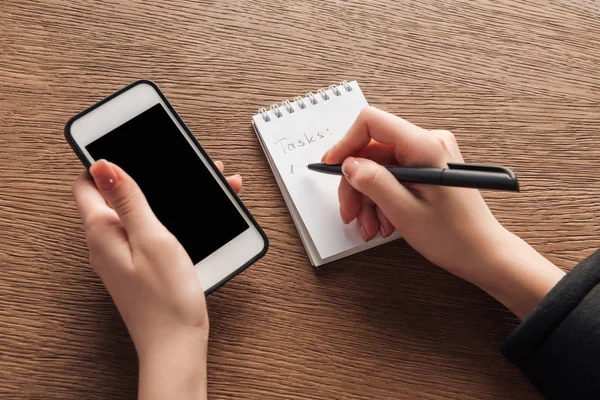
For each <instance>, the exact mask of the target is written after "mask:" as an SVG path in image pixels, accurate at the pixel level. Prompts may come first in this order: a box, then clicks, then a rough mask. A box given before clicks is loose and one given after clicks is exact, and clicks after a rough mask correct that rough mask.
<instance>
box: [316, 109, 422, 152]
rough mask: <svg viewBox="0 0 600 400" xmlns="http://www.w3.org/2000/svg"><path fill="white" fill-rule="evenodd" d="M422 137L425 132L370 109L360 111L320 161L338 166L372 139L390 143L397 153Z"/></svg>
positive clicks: (391, 116)
mask: <svg viewBox="0 0 600 400" xmlns="http://www.w3.org/2000/svg"><path fill="white" fill-rule="evenodd" d="M424 134H425V130H424V129H422V128H420V127H418V126H416V125H413V124H411V123H410V122H408V121H406V120H404V119H402V118H400V117H397V116H395V115H392V114H389V113H387V112H385V111H382V110H379V109H377V108H375V107H372V106H370V107H367V108H364V109H363V110H362V111H361V112H360V114H359V115H358V117H357V118H356V121H354V123H353V124H352V126H351V127H350V129H349V130H348V132H347V133H346V135H345V136H344V137H343V138H342V139H341V140H340V141H339V142H338V143H337V144H336V145H335V146H333V147H332V148H331V149H330V150H329V151H328V152H327V153H326V154H325V156H324V157H323V160H322V161H323V162H324V163H327V164H339V163H341V162H342V161H344V159H346V157H349V156H351V155H355V154H356V153H357V152H358V151H360V150H361V149H362V148H363V147H365V146H367V145H368V144H369V143H370V142H371V139H375V140H376V141H378V142H379V143H383V144H392V145H394V146H395V148H396V150H398V149H399V148H405V147H407V146H409V145H410V144H411V143H413V142H415V141H416V140H418V138H419V136H422V135H424Z"/></svg>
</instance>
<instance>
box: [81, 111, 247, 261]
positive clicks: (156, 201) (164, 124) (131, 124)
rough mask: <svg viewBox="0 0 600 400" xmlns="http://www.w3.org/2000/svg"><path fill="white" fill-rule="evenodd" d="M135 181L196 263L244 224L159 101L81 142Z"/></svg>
mask: <svg viewBox="0 0 600 400" xmlns="http://www.w3.org/2000/svg"><path fill="white" fill-rule="evenodd" d="M86 149H87V151H88V152H89V153H90V155H91V156H92V157H93V158H94V159H95V160H99V159H101V158H104V159H106V160H108V161H110V162H113V163H115V164H117V165H119V166H120V167H121V168H123V169H124V170H125V172H127V173H128V174H129V175H131V176H132V177H133V179H134V180H135V181H136V182H137V183H138V185H139V186H140V188H141V189H142V192H144V194H145V195H146V199H148V203H149V204H150V207H151V208H152V210H153V211H154V213H155V214H156V216H157V217H158V219H159V220H160V221H161V222H162V223H163V224H164V225H165V226H166V227H167V229H168V230H169V231H170V232H171V233H172V234H173V235H175V237H176V238H177V239H178V240H179V242H180V243H181V244H182V245H183V247H184V248H185V250H186V251H187V253H188V254H189V256H190V258H191V259H192V261H193V263H194V264H196V263H198V262H199V261H201V260H203V259H204V258H206V257H207V256H209V255H210V254H211V253H213V252H214V251H216V250H217V249H219V248H220V247H222V246H223V245H224V244H226V243H227V242H229V241H230V240H232V239H233V238H235V237H236V236H238V235H239V234H240V233H242V232H244V231H245V230H246V229H248V224H247V223H246V221H245V220H244V218H243V217H242V215H240V213H239V211H238V210H237V209H236V207H235V206H234V205H233V204H232V202H231V200H230V199H229V198H228V196H227V194H226V193H225V192H224V191H223V189H222V188H221V186H220V185H219V184H218V182H217V181H216V180H215V178H214V177H213V176H212V174H211V172H210V171H209V170H208V169H207V167H206V166H205V165H204V163H203V162H202V160H201V159H200V158H199V157H198V154H197V153H196V151H195V150H194V149H193V148H192V147H191V146H190V144H189V142H188V141H187V140H186V138H185V137H184V136H183V134H182V133H181V131H180V130H179V128H178V127H177V125H175V123H174V122H173V120H172V119H171V117H170V116H169V115H168V114H167V112H166V111H165V109H164V107H163V106H162V104H157V105H155V106H153V107H151V108H150V109H148V110H146V111H144V112H143V113H141V114H139V115H138V116H136V117H134V118H133V119H131V120H129V121H127V122H126V123H124V124H123V125H121V126H119V127H117V128H116V129H114V130H112V131H110V132H109V133H107V134H106V135H104V136H102V137H100V138H99V139H97V140H95V141H94V142H92V143H90V144H88V145H87V146H86Z"/></svg>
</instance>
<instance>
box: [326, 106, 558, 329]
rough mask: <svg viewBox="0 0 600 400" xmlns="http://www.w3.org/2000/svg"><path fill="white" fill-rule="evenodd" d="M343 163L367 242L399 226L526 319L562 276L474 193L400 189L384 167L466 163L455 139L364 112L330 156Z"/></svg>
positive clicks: (439, 261) (348, 204)
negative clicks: (514, 233) (497, 218)
mask: <svg viewBox="0 0 600 400" xmlns="http://www.w3.org/2000/svg"><path fill="white" fill-rule="evenodd" d="M322 161H323V162H324V163H327V164H339V163H343V167H342V169H343V171H344V175H345V177H344V178H342V180H341V182H340V186H339V200H340V215H341V218H342V220H343V221H344V222H345V223H349V222H351V221H353V220H354V219H357V220H358V225H359V227H360V230H361V234H362V236H363V238H364V239H365V240H370V239H372V238H373V237H374V236H375V235H376V234H377V232H378V231H379V232H380V233H381V234H382V236H389V235H390V234H391V233H392V231H393V230H394V229H396V230H397V231H398V232H399V233H400V234H401V235H402V237H403V238H404V239H405V240H406V242H407V243H408V244H409V245H411V246H412V247H413V248H414V249H415V250H417V251H418V252H419V253H421V254H422V255H423V256H424V257H425V258H427V259H428V260H430V261H431V262H433V263H434V264H436V265H438V266H440V267H442V268H444V269H446V270H448V271H449V272H451V273H453V274H455V275H457V276H459V277H461V278H463V279H466V280H468V281H470V282H472V283H474V284H476V285H477V286H479V287H481V288H482V289H484V290H485V291H487V292H488V293H490V294H491V295H492V296H494V297H496V298H497V299H498V300H499V301H501V302H502V303H504V304H505V305H506V306H507V307H508V308H509V309H511V310H512V311H513V312H514V313H515V314H516V315H517V316H519V317H520V318H523V317H525V316H526V315H527V314H529V312H530V311H531V310H532V309H533V307H534V306H535V305H536V304H537V303H538V302H539V301H540V300H541V299H542V298H543V297H544V296H545V295H546V293H547V292H548V291H549V290H550V289H551V288H552V287H553V286H554V285H555V284H556V282H558V280H560V278H561V277H562V276H563V275H564V272H562V271H561V270H560V269H558V268H557V267H556V266H554V265H553V264H552V263H550V262H549V261H548V260H546V259H545V258H544V257H542V256H541V255H540V254H539V253H537V252H536V251H535V250H533V249H532V248H531V247H530V246H529V245H527V244H526V243H525V242H524V241H522V240H521V239H519V238H518V237H516V236H515V235H513V234H511V233H510V232H508V231H507V230H506V229H505V228H504V227H503V226H502V225H501V224H500V223H499V222H498V221H497V220H496V218H495V217H494V216H493V215H492V213H491V212H490V210H489V208H488V206H487V204H486V203H485V201H484V200H483V198H482V196H481V194H480V193H479V191H478V190H476V189H464V188H454V187H442V186H433V185H423V184H401V183H399V182H398V181H397V180H396V179H395V178H394V177H393V176H392V174H391V173H389V172H388V171H387V170H386V169H385V168H383V167H382V165H403V166H423V167H435V168H447V166H448V165H447V164H448V163H462V162H464V161H463V158H462V155H461V153H460V150H459V148H458V145H457V142H456V139H455V138H454V135H452V133H450V132H448V131H443V130H432V131H430V130H426V129H423V128H420V127H418V126H416V125H413V124H411V123H410V122H408V121H406V120H403V119H401V118H399V117H397V116H394V115H392V114H389V113H386V112H384V111H381V110H379V109H377V108H375V107H367V108H365V109H364V110H363V111H362V112H361V113H360V115H359V116H358V118H357V119H356V121H355V122H354V124H353V125H352V126H351V127H350V129H349V130H348V133H347V134H346V136H345V137H344V138H343V139H342V140H340V142H339V143H337V144H336V145H335V146H334V147H333V148H331V149H330V150H329V151H328V152H327V153H326V154H325V155H324V156H323V160H322Z"/></svg>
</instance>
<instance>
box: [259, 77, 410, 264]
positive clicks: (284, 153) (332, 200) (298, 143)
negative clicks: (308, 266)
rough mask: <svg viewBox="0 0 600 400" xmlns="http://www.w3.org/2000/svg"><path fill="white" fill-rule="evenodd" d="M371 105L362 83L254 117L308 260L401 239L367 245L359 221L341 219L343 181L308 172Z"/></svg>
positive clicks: (275, 107) (329, 90) (321, 260)
mask: <svg viewBox="0 0 600 400" xmlns="http://www.w3.org/2000/svg"><path fill="white" fill-rule="evenodd" d="M367 105H368V103H367V100H366V99H365V97H364V95H363V93H362V91H361V90H360V87H359V86H358V83H356V81H353V82H350V83H348V82H346V81H344V82H342V83H341V84H340V85H331V86H330V87H329V88H327V89H319V90H318V92H317V94H313V93H312V92H309V93H308V94H306V96H304V97H301V96H296V97H295V98H294V100H293V101H289V100H286V101H284V102H283V103H282V104H281V105H278V104H272V105H271V106H270V108H269V109H268V110H267V109H266V108H261V109H260V110H259V113H258V114H256V115H255V116H254V117H253V118H252V123H253V126H254V130H255V131H256V136H257V137H258V139H259V141H260V144H261V146H262V148H263V150H264V152H265V155H266V157H267V160H268V161H269V165H270V166H271V169H272V170H273V175H274V176H275V179H276V180H277V183H278V185H279V188H280V189H281V193H282V195H283V198H284V200H285V203H286V205H287V207H288V208H289V210H290V214H291V216H292V219H293V220H294V224H295V225H296V229H297V230H298V234H299V235H300V238H301V240H302V243H303V244H304V247H305V248H306V252H307V254H308V258H309V259H310V261H311V263H312V264H313V265H314V266H317V267H318V266H320V265H323V264H326V263H328V262H331V261H335V260H339V259H340V258H343V257H347V256H349V255H352V254H355V253H358V252H361V251H363V250H366V249H369V248H372V247H375V246H378V245H380V244H382V243H386V242H389V241H392V240H394V239H397V238H398V237H399V235H398V234H397V233H396V232H394V234H392V235H391V236H389V237H387V238H385V239H384V238H382V237H381V236H380V235H379V234H378V235H377V236H376V237H375V238H374V239H372V240H370V241H368V242H365V241H364V240H363V239H362V237H361V235H360V232H359V229H358V226H357V223H356V221H353V222H352V223H350V224H349V225H344V223H343V222H342V219H341V217H340V213H339V201H338V195H337V190H338V185H339V181H340V177H338V176H333V175H326V174H321V173H317V172H314V171H310V170H308V168H306V166H307V165H308V164H310V163H315V162H320V160H321V157H322V156H323V154H325V151H327V150H328V149H329V148H331V146H333V145H334V144H335V143H336V142H337V141H339V140H340V139H341V138H342V137H343V136H344V134H345V133H346V131H347V130H348V128H349V127H350V125H352V123H353V122H354V120H355V119H356V117H357V116H358V113H359V112H360V110H362V109H363V108H364V107H366V106H367Z"/></svg>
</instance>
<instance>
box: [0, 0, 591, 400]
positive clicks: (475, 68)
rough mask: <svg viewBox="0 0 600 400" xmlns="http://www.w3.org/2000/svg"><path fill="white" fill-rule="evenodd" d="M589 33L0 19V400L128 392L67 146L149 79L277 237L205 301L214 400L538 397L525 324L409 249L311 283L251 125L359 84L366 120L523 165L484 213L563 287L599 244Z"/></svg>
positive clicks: (534, 24)
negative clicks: (92, 110)
mask: <svg viewBox="0 0 600 400" xmlns="http://www.w3.org/2000/svg"><path fill="white" fill-rule="evenodd" d="M599 37H600V6H599V5H598V3H597V2H595V1H584V0H577V1H574V0H556V1H541V0H537V1H525V0H522V1H516V0H507V1H503V2H497V1H486V0H478V1H409V0H387V1H341V0H340V1H319V2H309V1H282V2H274V1H266V0H262V1H251V2H237V1H232V0H224V1H192V0H173V1H169V2H161V3H158V2H144V1H141V0H136V1H126V0H122V1H117V0H107V1H102V2H95V1H75V2H74V1H66V0H64V1H63V0H44V1H37V2H29V1H16V0H11V1H2V2H0V82H1V86H2V89H1V90H0V397H1V398H3V399H48V398H52V399H80V398H86V399H107V398H130V399H133V398H135V397H136V386H137V360H136V357H135V352H134V349H133V346H132V344H131V342H130V339H129V337H128V335H127V332H126V329H125V327H124V325H123V323H122V322H121V320H120V317H119V315H118V313H117V311H116V309H115V307H114V306H113V304H112V303H111V300H110V298H109V296H108V295H107V293H106V292H105V290H104V288H103V287H102V284H101V282H100V281H99V280H98V278H97V277H96V276H95V275H94V274H93V272H92V271H91V270H90V268H89V267H88V260H87V250H86V245H85V242H84V236H83V233H82V229H81V227H80V222H79V218H78V215H77V213H76V210H75V207H74V203H73V200H72V196H71V193H70V185H71V182H72V181H73V179H74V178H75V177H76V175H77V174H78V173H79V172H80V171H81V169H82V167H81V165H80V163H79V161H78V160H77V159H76V157H75V155H74V154H73V153H72V151H71V150H70V148H69V147H68V145H67V144H66V142H65V140H64V139H63V133H62V132H63V127H64V124H65V122H66V121H67V119H68V118H70V117H71V116H72V115H74V114H75V113H76V112H78V111H80V110H82V109H83V108H85V107H87V106H89V105H91V104H93V103H94V102H96V101H98V100H100V99H101V98H102V97H104V96H106V95H108V94H110V93H111V92H113V91H115V90H116V89H118V88H120V87H122V86H124V85H125V84H127V83H129V82H131V81H132V80H134V79H137V78H149V79H152V80H154V81H156V82H157V83H158V84H159V86H160V87H161V88H162V89H163V91H164V92H165V93H166V95H167V96H168V97H169V98H170V100H171V101H172V103H173V105H174V107H175V108H176V109H177V110H178V111H179V113H180V114H181V116H182V118H183V119H184V120H185V121H186V123H187V124H188V126H189V127H190V129H191V130H192V132H194V133H195V135H196V136H197V137H198V139H199V140H200V142H201V143H202V145H203V146H204V147H205V148H206V149H207V151H208V153H209V154H210V155H211V156H212V157H213V158H215V159H220V160H223V161H224V162H225V164H226V168H227V169H228V170H229V171H232V172H242V173H243V174H244V182H245V183H244V185H245V186H244V191H243V194H242V199H243V200H244V202H245V203H246V205H247V206H248V208H249V209H250V210H251V212H252V213H253V214H254V215H255V216H256V218H257V220H258V221H259V223H260V224H261V225H262V226H263V227H264V228H265V230H266V232H267V234H268V236H269V237H270V239H271V249H270V251H269V253H268V254H267V256H266V257H265V258H264V259H262V260H261V261H260V262H258V263H257V264H255V265H254V266H252V267H251V268H250V269H248V270H247V271H246V272H244V273H243V274H241V275H239V276H238V277H236V278H235V279H233V280H232V281H231V282H230V283H228V284H227V285H226V286H224V287H223V288H222V289H220V290H219V291H217V292H216V293H215V294H213V295H211V296H210V297H209V299H208V306H209V312H210V319H211V342H210V350H209V385H210V388H209V392H210V397H211V398H213V399H229V398H243V399H365V398H377V399H404V398H410V399H446V398H456V399H536V398H539V395H538V394H537V393H536V391H535V389H533V387H532V386H531V385H530V384H529V383H528V382H527V380H526V379H525V378H524V377H523V376H522V375H521V374H520V373H519V371H518V370H517V369H516V368H514V367H513V366H511V365H510V364H509V363H508V362H507V361H506V360H504V359H503V358H502V356H501V354H500V352H499V350H498V346H499V344H500V343H501V342H502V340H503V339H504V338H505V337H506V335H508V334H509V333H510V332H511V331H512V329H514V328H515V326H516V325H517V320H516V319H515V318H514V317H513V316H511V314H510V313H509V312H508V311H506V310H505V309H503V308H502V307H501V306H500V305H499V304H497V303H496V302H494V301H493V300H492V299H491V298H489V297H487V296H486V295H485V294H483V293H482V292H480V291H479V290H477V289H476V288H474V287H472V286H470V285H468V284H466V283H464V282H462V281H460V280H459V279H457V278H454V277H453V276H450V275H449V274H447V273H445V272H443V271H441V270H439V269H438V268H436V267H434V266H432V265H431V264H429V263H427V262H426V261H425V260H424V259H423V258H421V257H420V256H419V255H418V254H416V253H415V252H414V251H413V250H411V249H410V248H409V247H408V246H407V245H406V244H405V243H403V242H397V243H392V244H388V245H385V246H383V247H380V248H377V249H374V250H371V251H368V252H365V253H363V254H360V255H358V256H355V257H351V258H348V259H345V260H342V261H339V262H337V263H334V264H332V265H329V266H327V267H324V268H322V269H321V270H318V271H316V270H314V269H313V268H312V267H311V266H310V265H309V263H308V260H307V258H306V256H305V253H304V250H303V248H302V246H301V243H300V240H299V238H298V236H297V234H296V231H295V228H294V226H293V224H292V221H291V218H290V216H289V214H288V212H287V209H286V208H285V206H284V202H283V200H282V197H281V195H280V192H279V190H278V188H277V186H276V184H275V181H274V179H273V176H272V174H271V172H270V170H269V168H268V165H267V162H266V160H265V158H264V156H263V154H262V152H261V150H260V146H259V144H258V142H257V140H256V138H255V136H254V133H253V131H252V129H251V125H250V117H251V116H252V115H253V114H254V113H255V111H256V109H257V108H258V107H260V106H265V105H268V104H270V103H271V102H274V101H281V100H283V99H287V98H291V97H293V96H294V95H296V94H302V93H305V92H306V91H308V90H312V91H315V90H316V89H318V88H320V87H322V86H327V85H329V84H330V83H335V82H339V81H340V80H342V79H347V80H351V79H356V80H358V81H359V83H360V85H361V87H362V89H363V91H364V92H365V94H366V96H367V99H368V100H369V101H370V103H371V104H373V105H377V106H379V107H382V108H384V109H386V110H388V111H391V112H394V113H397V114H399V115H401V116H403V117H405V118H408V119H410V120H411V121H413V122H415V123H417V124H421V125H422V126H424V127H427V128H440V129H450V130H452V131H453V132H454V133H455V134H456V136H457V137H458V140H459V144H460V146H461V148H462V150H463V153H464V156H465V159H466V160H467V161H469V162H488V163H499V164H505V165H509V166H512V167H514V169H515V170H516V171H517V173H518V175H519V176H520V178H521V181H522V184H523V187H524V191H523V193H522V194H521V195H519V196H514V195H511V194H504V193H486V194H485V196H486V199H487V200H488V202H489V204H490V207H491V208H492V210H493V211H494V212H495V214H496V215H497V217H498V218H499V219H500V220H501V221H502V222H503V223H504V224H505V225H506V226H507V227H508V228H509V229H511V230H512V231H514V232H516V233H517V234H519V235H521V236H522V237H523V238H525V239H526V240H527V241H529V243H531V244H532V245H533V246H534V247H535V248H536V249H538V250H539V251H540V252H542V254H544V255H545V256H547V257H548V258H549V259H550V260H552V261H553V262H555V263H557V264H558V265H559V266H561V267H562V268H564V269H565V270H568V269H570V268H572V266H573V265H574V264H575V263H576V262H577V261H578V260H581V259H582V258H584V257H585V256H587V255H589V254H590V253H591V252H592V251H593V250H594V249H595V248H597V247H599V245H600V240H599V238H598V218H599V216H600V214H599V213H600V202H599V201H598V198H599V196H600V163H598V159H599V157H600V150H599V146H598V145H599V144H600V140H599V139H598V137H599V128H598V127H599V124H600V122H599V120H600V100H599V94H600V78H599V77H600V41H599V40H598V38H599Z"/></svg>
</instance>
